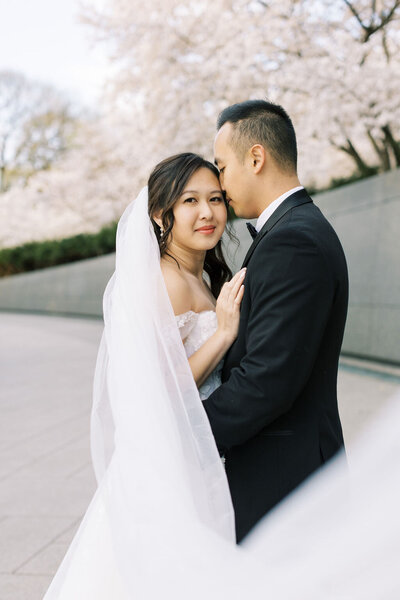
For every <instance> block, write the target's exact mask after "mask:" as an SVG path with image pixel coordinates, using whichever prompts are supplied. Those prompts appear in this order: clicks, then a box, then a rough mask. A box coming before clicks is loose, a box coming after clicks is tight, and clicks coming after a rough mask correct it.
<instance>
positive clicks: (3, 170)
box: [0, 165, 6, 194]
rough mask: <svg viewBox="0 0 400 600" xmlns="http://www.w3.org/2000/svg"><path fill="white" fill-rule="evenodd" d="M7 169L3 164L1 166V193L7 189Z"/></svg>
mask: <svg viewBox="0 0 400 600" xmlns="http://www.w3.org/2000/svg"><path fill="white" fill-rule="evenodd" d="M5 170H6V168H5V166H4V165H1V167H0V194H1V193H3V192H5V191H6V189H5V184H4V174H5Z"/></svg>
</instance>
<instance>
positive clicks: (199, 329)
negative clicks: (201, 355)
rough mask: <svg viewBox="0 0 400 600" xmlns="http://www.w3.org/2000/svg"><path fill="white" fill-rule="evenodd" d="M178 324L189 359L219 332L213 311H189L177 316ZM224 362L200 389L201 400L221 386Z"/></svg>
mask: <svg viewBox="0 0 400 600" xmlns="http://www.w3.org/2000/svg"><path fill="white" fill-rule="evenodd" d="M176 322H177V325H178V328H179V332H180V334H181V338H182V340H183V345H184V347H185V350H186V356H187V357H188V358H189V356H191V355H192V354H193V353H194V352H196V350H198V349H199V348H200V347H201V346H202V345H203V344H204V342H206V341H207V340H208V338H209V337H211V336H212V335H213V333H215V331H216V330H217V315H216V314H215V312H214V311H213V310H203V311H202V312H200V313H196V312H194V311H192V310H189V311H188V312H186V313H183V314H182V315H177V316H176ZM221 371H222V361H221V362H220V363H219V364H218V365H217V367H216V368H215V369H214V371H213V372H212V373H211V374H210V375H209V377H208V378H207V379H206V380H205V382H204V383H203V385H201V386H200V388H199V394H200V398H201V399H202V400H205V399H206V398H208V396H209V395H210V394H211V393H212V392H213V391H214V390H215V389H216V388H217V387H219V386H220V385H221Z"/></svg>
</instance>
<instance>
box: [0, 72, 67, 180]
mask: <svg viewBox="0 0 400 600" xmlns="http://www.w3.org/2000/svg"><path fill="white" fill-rule="evenodd" d="M75 124H76V117H75V116H74V115H73V112H72V110H71V108H70V106H69V104H68V101H67V100H66V99H64V98H63V97H61V95H60V94H59V93H58V92H57V91H56V90H55V89H54V88H52V87H51V86H48V85H43V84H41V83H37V82H35V81H30V80H28V79H27V78H26V77H25V76H24V75H22V74H21V73H18V72H15V71H0V192H4V191H5V190H6V189H7V187H9V186H10V185H11V184H12V183H13V182H15V181H21V182H22V183H26V181H27V180H28V178H29V177H30V176H31V175H32V173H34V172H36V171H40V170H42V169H47V168H49V166H50V165H51V164H52V163H53V162H54V161H55V160H56V159H57V158H58V157H60V156H61V155H62V153H63V152H64V151H65V150H66V148H67V147H68V143H69V140H70V138H71V136H72V135H73V132H74V128H75Z"/></svg>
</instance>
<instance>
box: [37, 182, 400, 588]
mask: <svg viewBox="0 0 400 600" xmlns="http://www.w3.org/2000/svg"><path fill="white" fill-rule="evenodd" d="M397 402H398V401H397ZM399 422H400V408H399V406H398V405H397V404H395V405H394V408H392V409H391V411H390V412H388V413H386V414H384V415H383V416H382V417H381V418H380V420H379V422H378V425H377V426H376V427H375V428H372V429H371V430H370V431H369V432H368V433H366V434H365V435H364V437H363V439H362V440H361V441H360V442H359V443H358V445H357V446H356V447H355V449H354V451H353V452H352V462H351V468H350V475H349V473H348V470H347V467H346V464H345V461H344V460H343V458H342V457H338V458H337V459H336V460H335V461H332V463H331V464H330V465H328V466H327V467H326V468H325V469H324V470H323V471H322V472H321V473H320V474H317V475H316V476H314V477H312V478H311V480H310V481H309V482H308V483H306V484H305V485H303V486H302V488H301V489H300V491H298V492H296V493H295V494H293V495H292V496H291V497H290V498H289V499H288V500H287V501H286V502H284V503H283V504H282V505H281V506H280V507H279V508H278V509H276V510H275V511H273V512H272V513H271V514H270V515H269V516H267V517H266V518H265V519H264V520H263V521H262V522H261V523H260V524H259V525H258V526H257V527H256V528H255V530H254V532H252V534H250V535H249V536H248V538H246V540H245V541H244V543H243V544H242V546H240V547H239V546H236V545H235V543H234V515H233V510H232V503H231V499H230V494H229V488H228V485H227V480H226V476H225V472H224V468H223V465H222V463H221V460H220V457H219V455H218V452H217V449H216V446H215V442H214V439H213V437H212V433H211V429H210V426H209V423H208V420H207V417H206V415H205V412H204V411H203V408H202V405H201V401H200V398H199V394H198V391H197V389H196V386H195V383H194V380H193V377H192V374H191V371H190V368H189V364H188V361H187V358H186V354H185V351H184V348H183V344H182V342H181V339H180V335H179V331H178V328H177V326H176V322H175V317H174V314H173V310H172V306H171V304H170V302H169V298H168V295H167V291H166V287H165V284H164V281H163V277H162V274H161V269H160V253H159V248H158V243H157V240H156V237H155V234H154V231H153V227H152V223H151V221H150V219H149V216H148V192H147V188H144V189H143V190H142V191H141V192H140V194H139V196H138V197H137V198H136V200H135V201H134V202H133V203H131V204H130V205H129V206H128V208H127V209H126V211H125V212H124V214H123V216H122V218H121V220H120V223H119V226H118V232H117V251H116V268H115V273H114V275H113V276H112V278H111V280H110V282H109V284H108V286H107V289H106V291H105V294H104V334H103V337H102V341H101V345H100V349H99V354H98V360H97V366H96V374H95V385H94V403H93V412H92V455H93V463H94V467H95V472H96V477H97V480H98V489H97V491H96V494H95V496H94V498H93V500H92V502H91V505H90V507H89V509H88V511H87V513H86V515H85V517H84V519H83V521H82V524H81V526H80V528H79V531H78V533H77V535H76V536H75V538H74V541H73V543H72V544H71V546H70V549H69V551H68V553H67V555H66V557H65V559H64V561H63V563H62V565H61V567H60V569H59V570H58V572H57V575H56V577H55V578H54V580H53V583H52V585H51V587H50V589H49V590H48V592H47V594H46V596H45V600H110V599H111V598H112V599H113V600H159V599H160V598H166V599H171V600H172V599H174V600H187V599H188V598H190V599H191V600H217V599H218V600H221V599H223V600H224V599H225V598H226V599H229V600H239V599H240V600H241V599H243V598H248V599H249V600H253V599H254V600H255V599H258V598H263V599H265V600H321V599H324V600H331V599H332V600H339V599H340V600H380V599H382V600H395V599H396V600H397V599H398V598H399V597H400V583H399V579H398V575H397V566H398V562H399V558H400V550H399V548H400V542H399V538H400V520H399V518H398V507H399V506H400V466H399V465H400V436H399V434H398V430H399ZM243 485H246V482H245V481H243Z"/></svg>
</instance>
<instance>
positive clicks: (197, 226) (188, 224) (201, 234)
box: [171, 167, 227, 250]
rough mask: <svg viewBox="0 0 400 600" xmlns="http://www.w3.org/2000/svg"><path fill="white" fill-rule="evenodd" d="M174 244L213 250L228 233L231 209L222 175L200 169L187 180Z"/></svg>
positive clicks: (176, 210)
mask: <svg viewBox="0 0 400 600" xmlns="http://www.w3.org/2000/svg"><path fill="white" fill-rule="evenodd" d="M173 213H174V225H173V228H172V232H171V233H172V243H173V244H177V245H179V246H181V247H184V248H190V249H193V250H210V249H211V248H214V246H216V245H217V243H218V242H219V240H220V239H221V236H222V234H223V232H224V229H225V225H226V220H227V210H226V206H225V202H224V198H223V195H222V191H221V187H220V184H219V181H218V178H217V177H216V176H215V175H214V173H212V171H210V169H207V168H204V167H203V168H201V169H198V170H197V171H196V172H195V173H194V174H193V175H192V177H191V178H190V179H189V181H188V182H187V184H186V186H185V189H184V190H183V193H182V194H181V196H180V197H179V198H178V200H177V201H176V203H175V205H174V208H173Z"/></svg>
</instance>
